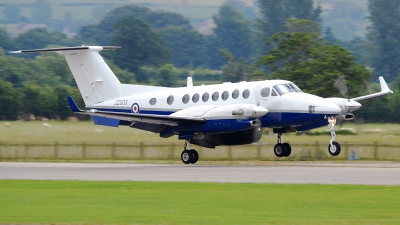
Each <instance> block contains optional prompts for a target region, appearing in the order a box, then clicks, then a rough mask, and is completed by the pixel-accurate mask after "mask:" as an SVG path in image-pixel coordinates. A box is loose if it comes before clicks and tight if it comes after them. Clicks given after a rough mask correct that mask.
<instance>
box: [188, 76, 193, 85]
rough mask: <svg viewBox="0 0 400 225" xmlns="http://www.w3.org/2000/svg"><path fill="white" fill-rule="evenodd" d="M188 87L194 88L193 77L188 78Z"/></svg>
mask: <svg viewBox="0 0 400 225" xmlns="http://www.w3.org/2000/svg"><path fill="white" fill-rule="evenodd" d="M187 87H193V79H192V77H188V78H187Z"/></svg>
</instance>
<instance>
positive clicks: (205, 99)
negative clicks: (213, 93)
mask: <svg viewBox="0 0 400 225" xmlns="http://www.w3.org/2000/svg"><path fill="white" fill-rule="evenodd" d="M209 98H210V94H208V93H207V92H206V93H204V94H203V96H202V97H201V100H203V102H207V101H208V99H209Z"/></svg>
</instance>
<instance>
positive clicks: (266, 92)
mask: <svg viewBox="0 0 400 225" xmlns="http://www.w3.org/2000/svg"><path fill="white" fill-rule="evenodd" d="M269 92H270V88H269V87H265V88H263V89H261V97H268V96H269Z"/></svg>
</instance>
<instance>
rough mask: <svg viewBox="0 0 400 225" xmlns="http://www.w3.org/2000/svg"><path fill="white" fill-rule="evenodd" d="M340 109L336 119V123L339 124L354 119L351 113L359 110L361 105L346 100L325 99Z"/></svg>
mask: <svg viewBox="0 0 400 225" xmlns="http://www.w3.org/2000/svg"><path fill="white" fill-rule="evenodd" d="M327 100H329V101H331V102H333V103H335V104H336V105H338V106H339V107H340V108H341V112H340V114H339V115H338V116H337V118H336V123H337V124H341V123H344V122H348V121H351V120H353V119H354V115H353V113H351V112H353V111H355V110H357V109H359V108H360V107H361V104H360V103H358V102H356V101H353V100H351V99H346V98H327Z"/></svg>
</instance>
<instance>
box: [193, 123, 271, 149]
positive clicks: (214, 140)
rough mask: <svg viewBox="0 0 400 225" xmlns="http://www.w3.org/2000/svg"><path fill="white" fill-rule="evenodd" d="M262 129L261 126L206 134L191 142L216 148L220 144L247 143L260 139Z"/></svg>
mask: <svg viewBox="0 0 400 225" xmlns="http://www.w3.org/2000/svg"><path fill="white" fill-rule="evenodd" d="M262 131H263V130H262V129H259V128H252V129H248V130H243V131H238V132H233V133H218V134H205V135H204V138H203V139H200V140H198V139H193V140H190V143H191V144H195V145H199V146H203V147H206V148H215V146H220V145H246V144H251V143H254V142H257V141H259V140H260V139H261V137H262V133H263V132H262Z"/></svg>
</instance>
